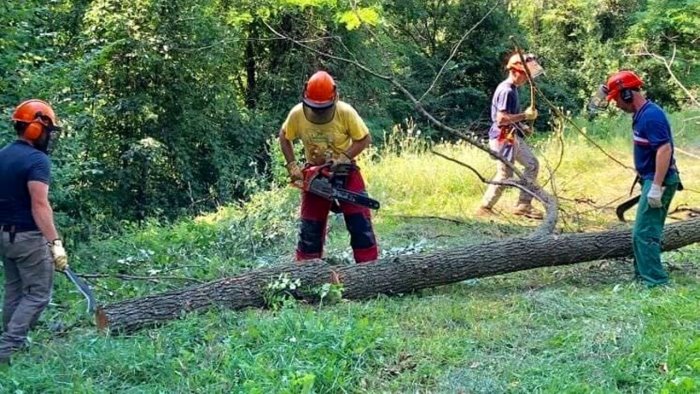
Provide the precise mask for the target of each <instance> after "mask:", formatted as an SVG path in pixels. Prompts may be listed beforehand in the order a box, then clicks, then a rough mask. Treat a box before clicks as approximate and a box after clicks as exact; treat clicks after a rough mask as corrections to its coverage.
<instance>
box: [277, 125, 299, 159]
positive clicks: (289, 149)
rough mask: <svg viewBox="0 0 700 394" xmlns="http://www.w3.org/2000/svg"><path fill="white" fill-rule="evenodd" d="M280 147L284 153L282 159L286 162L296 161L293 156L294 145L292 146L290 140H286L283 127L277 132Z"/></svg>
mask: <svg viewBox="0 0 700 394" xmlns="http://www.w3.org/2000/svg"><path fill="white" fill-rule="evenodd" d="M279 142H280V149H282V154H283V155H284V160H285V163H286V164H289V163H291V162H293V161H296V158H295V157H294V146H292V141H290V140H288V139H287V137H285V135H284V129H280V133H279Z"/></svg>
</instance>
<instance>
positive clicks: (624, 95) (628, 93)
mask: <svg viewBox="0 0 700 394" xmlns="http://www.w3.org/2000/svg"><path fill="white" fill-rule="evenodd" d="M620 98H621V99H622V101H624V102H626V103H631V102H632V90H631V89H622V90H620Z"/></svg>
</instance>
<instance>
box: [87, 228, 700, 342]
mask: <svg viewBox="0 0 700 394" xmlns="http://www.w3.org/2000/svg"><path fill="white" fill-rule="evenodd" d="M664 237H665V238H664V244H663V249H664V250H673V249H678V248H680V247H683V246H686V245H690V244H693V243H696V242H698V241H700V219H693V220H688V221H685V222H680V223H674V224H671V225H668V226H666V229H665V233H664ZM632 254H633V252H632V235H631V233H630V231H629V230H620V231H608V232H601V233H575V234H564V235H548V236H539V237H516V238H508V239H505V240H501V241H494V242H489V243H483V244H478V245H471V246H464V247H457V248H452V249H445V250H440V251H434V252H431V253H423V254H416V255H409V256H399V257H392V258H388V259H382V260H378V261H376V262H373V263H369V264H362V265H347V266H331V265H328V264H326V263H325V262H323V261H321V260H314V261H309V262H305V263H304V264H301V265H293V264H289V265H282V266H279V267H273V268H266V269H260V270H255V271H251V272H249V273H246V274H242V275H240V276H236V277H231V278H225V279H221V280H217V281H214V282H209V283H206V284H203V285H198V286H192V287H189V288H185V289H181V290H176V291H170V292H166V293H162V294H156V295H150V296H146V297H142V298H137V299H133V300H126V301H121V302H118V303H114V304H109V305H106V306H104V307H102V308H100V309H99V310H98V312H97V325H98V327H99V328H100V329H108V330H110V331H117V332H133V331H136V330H138V329H141V328H144V327H149V326H153V325H156V324H159V323H161V322H165V321H167V320H172V319H176V318H179V317H181V316H183V314H185V313H187V312H191V311H201V310H206V309H208V308H211V307H223V308H228V309H243V308H250V307H264V306H265V299H264V294H265V289H266V287H267V285H268V284H269V283H271V282H273V281H274V280H275V279H276V278H278V277H279V275H280V274H287V275H289V277H290V278H291V279H299V280H300V281H301V284H302V288H305V289H309V288H318V287H319V286H321V285H323V284H324V283H335V282H341V283H342V284H343V298H346V299H363V298H370V297H374V296H376V295H378V294H389V295H391V294H400V293H410V292H412V291H415V290H420V289H424V288H429V287H435V286H440V285H445V284H449V283H455V282H459V281H463V280H466V279H471V278H480V277H485V276H492V275H498V274H504V273H509V272H516V271H523V270H528V269H533V268H539V267H548V266H560V265H569V264H576V263H582V262H587V261H594V260H601V259H607V258H619V257H627V256H632ZM630 269H631V267H630ZM295 296H297V297H299V298H302V299H310V300H313V299H314V298H315V297H316V296H315V294H314V293H313V292H310V291H308V290H307V291H306V292H305V291H299V292H297V293H296V294H295Z"/></svg>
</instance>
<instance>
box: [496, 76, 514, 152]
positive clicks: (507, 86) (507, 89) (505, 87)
mask: <svg viewBox="0 0 700 394" xmlns="http://www.w3.org/2000/svg"><path fill="white" fill-rule="evenodd" d="M499 111H502V112H505V113H507V114H519V113H520V101H519V98H518V88H517V87H516V86H515V84H513V82H511V80H510V79H506V80H505V81H503V82H501V83H500V84H499V85H498V87H496V91H495V92H494V93H493V98H492V99H491V122H492V123H491V128H490V129H489V138H491V139H495V138H498V135H499V134H500V132H501V130H500V128H499V126H498V122H497V121H496V119H497V118H496V117H497V116H498V112H499Z"/></svg>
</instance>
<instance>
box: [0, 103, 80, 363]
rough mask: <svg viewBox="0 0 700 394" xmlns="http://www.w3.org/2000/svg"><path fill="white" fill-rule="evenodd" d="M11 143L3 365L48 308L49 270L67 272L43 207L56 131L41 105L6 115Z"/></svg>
mask: <svg viewBox="0 0 700 394" xmlns="http://www.w3.org/2000/svg"><path fill="white" fill-rule="evenodd" d="M12 121H13V123H14V127H15V131H16V132H17V139H16V140H15V141H14V142H12V143H10V144H8V145H7V146H5V147H4V148H2V150H0V257H1V258H2V262H3V266H4V268H5V298H4V303H3V308H2V329H3V332H2V336H0V364H9V361H10V356H11V355H12V353H14V352H15V351H17V349H19V348H20V347H22V346H23V345H24V344H25V342H26V339H27V333H28V332H29V329H30V328H31V327H32V326H33V325H34V324H35V323H36V321H37V319H38V318H39V315H41V313H42V312H43V310H44V308H46V305H48V303H49V300H50V298H51V288H52V286H53V271H54V269H56V270H58V271H63V270H65V269H66V267H68V257H67V256H66V251H65V249H64V248H63V243H62V242H61V239H60V238H59V236H58V232H57V231H56V226H55V225H54V220H53V210H52V209H51V204H50V203H49V197H48V196H49V184H50V182H51V162H50V161H49V157H48V152H49V151H50V147H51V144H52V142H53V141H52V140H53V139H55V138H56V132H57V130H59V128H58V122H57V120H56V114H55V113H54V111H53V109H52V108H51V106H50V105H49V104H47V103H46V102H44V101H41V100H28V101H25V102H23V103H21V104H20V105H19V106H17V108H16V109H15V111H14V113H13V114H12Z"/></svg>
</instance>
